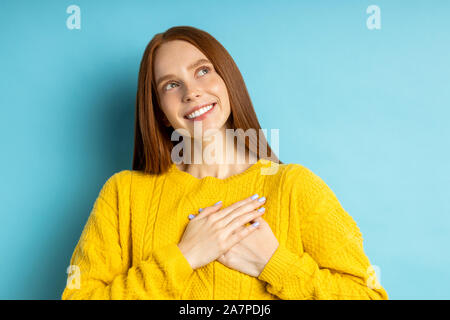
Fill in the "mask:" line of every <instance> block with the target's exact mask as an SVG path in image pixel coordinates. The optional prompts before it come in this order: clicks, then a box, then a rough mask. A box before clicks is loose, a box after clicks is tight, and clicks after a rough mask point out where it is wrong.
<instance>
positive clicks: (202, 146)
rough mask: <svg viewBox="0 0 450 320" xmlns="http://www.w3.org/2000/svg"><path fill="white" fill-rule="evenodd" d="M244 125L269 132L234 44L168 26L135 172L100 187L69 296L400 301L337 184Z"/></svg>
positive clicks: (146, 77)
mask: <svg viewBox="0 0 450 320" xmlns="http://www.w3.org/2000/svg"><path fill="white" fill-rule="evenodd" d="M233 129H242V130H243V131H244V132H245V131H248V130H259V129H261V128H260V125H259V123H258V120H257V117H256V114H255V112H254V109H253V106H252V103H251V101H250V97H249V95H248V93H247V90H246V87H245V84H244V81H243V79H242V76H241V74H240V72H239V69H238V68H237V66H236V64H235V63H234V61H233V59H232V58H231V57H230V55H229V54H228V52H227V51H226V50H225V49H224V48H223V47H222V46H221V44H220V43H219V42H218V41H217V40H216V39H214V38H213V37H212V36H211V35H209V34H208V33H206V32H204V31H201V30H199V29H196V28H193V27H187V26H182V27H173V28H171V29H169V30H167V31H166V32H164V33H162V34H157V35H156V36H155V37H154V38H153V39H152V40H151V41H150V43H149V45H148V46H147V48H146V50H145V53H144V56H143V59H142V62H141V66H140V71H139V81H138V92H137V102H136V122H135V149H134V158H133V170H123V171H121V172H118V173H116V174H114V175H113V176H112V177H110V178H109V179H108V181H107V182H106V183H105V184H104V186H103V188H102V190H101V191H100V194H99V196H98V198H97V200H96V202H95V204H94V208H93V210H92V212H91V214H90V216H89V219H88V221H87V224H86V226H85V228H84V230H83V233H82V235H81V238H80V240H79V242H78V244H77V246H76V248H75V251H74V253H73V256H72V259H71V266H70V270H76V272H74V273H73V274H70V275H69V279H68V280H69V281H68V285H67V286H66V288H65V290H64V292H63V295H62V298H63V299H387V298H388V296H387V293H386V291H385V290H384V289H383V288H382V287H381V286H380V285H379V283H378V282H377V279H376V276H375V274H374V272H373V268H372V266H371V265H370V262H369V260H368V258H367V257H366V255H365V253H364V250H363V246H362V241H363V240H362V236H361V233H360V231H359V229H358V227H357V225H356V223H355V222H354V221H353V219H352V218H351V217H350V216H349V215H348V214H347V212H346V211H345V210H344V209H343V208H342V206H341V205H340V203H339V201H338V200H337V198H336V196H335V194H334V193H333V192H332V191H331V190H330V188H329V187H328V186H327V185H326V184H325V182H324V181H323V180H322V179H321V178H320V177H318V176H317V175H315V174H314V173H313V172H311V171H310V170H309V169H307V168H306V167H304V166H302V165H299V164H283V163H280V162H279V161H278V159H277V157H276V156H275V155H274V153H273V152H272V150H271V148H270V147H269V146H268V144H267V141H266V140H265V138H264V135H262V136H261V135H250V136H249V141H247V139H245V136H243V134H242V131H240V132H239V133H238V134H237V135H236V137H237V138H238V139H237V140H238V145H237V146H235V145H234V143H233V142H234V137H233V136H230V135H227V130H228V132H229V131H230V130H231V131H233ZM174 133H178V134H180V133H181V134H180V135H181V136H182V138H183V141H182V144H181V147H182V148H181V149H179V148H180V144H179V142H178V139H177V138H175V139H174V135H173V134H174ZM230 145H231V147H229V146H230ZM211 146H212V147H211ZM242 146H244V148H241V147H242ZM206 149H209V151H211V149H212V152H210V154H209V155H208V154H206V153H205V152H204V151H203V152H202V150H206ZM174 151H176V152H174ZM179 151H181V153H182V156H181V157H182V160H183V161H181V162H179V161H178V159H179V158H178V157H179V156H180V155H179ZM262 151H269V152H270V154H271V156H270V157H268V156H267V155H265V154H263V153H264V152H262ZM199 154H200V157H197V156H198V155H199ZM230 154H232V155H233V156H232V157H231V159H232V161H226V160H227V159H230ZM234 154H236V155H237V158H239V159H245V160H246V161H245V162H243V163H239V162H238V161H236V160H235V158H234ZM199 158H200V161H198V160H199ZM211 158H214V159H215V161H212V162H211V161H210V160H211ZM196 159H197V160H196ZM252 159H253V160H256V159H257V162H256V163H255V162H254V161H252ZM203 160H205V161H203ZM206 160H207V161H206ZM192 213H195V214H192Z"/></svg>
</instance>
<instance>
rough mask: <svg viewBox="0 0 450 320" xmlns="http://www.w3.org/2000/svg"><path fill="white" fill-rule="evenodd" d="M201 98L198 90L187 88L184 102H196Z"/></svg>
mask: <svg viewBox="0 0 450 320" xmlns="http://www.w3.org/2000/svg"><path fill="white" fill-rule="evenodd" d="M200 96H201V94H200V91H199V90H197V89H192V87H186V93H185V95H184V96H183V102H191V101H192V100H196V98H199V97H200Z"/></svg>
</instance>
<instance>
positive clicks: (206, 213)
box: [195, 201, 223, 219]
mask: <svg viewBox="0 0 450 320" xmlns="http://www.w3.org/2000/svg"><path fill="white" fill-rule="evenodd" d="M222 204H223V202H222V201H218V202H216V203H215V204H213V205H212V206H210V207H206V208H200V209H199V211H201V212H200V213H199V214H197V215H196V216H195V218H196V219H201V218H204V217H207V216H209V215H210V214H211V213H213V212H217V211H219V210H220V208H221V207H222Z"/></svg>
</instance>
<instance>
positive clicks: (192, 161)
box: [177, 126, 257, 179]
mask: <svg viewBox="0 0 450 320" xmlns="http://www.w3.org/2000/svg"><path fill="white" fill-rule="evenodd" d="M238 141H239V139H238ZM186 145H187V147H185V148H184V149H183V154H184V156H183V163H181V164H179V165H177V166H178V168H179V169H180V170H182V171H185V172H187V173H189V174H191V175H193V176H194V177H197V178H199V179H201V178H203V177H206V176H212V177H216V178H219V179H225V178H227V177H229V176H231V175H234V174H238V173H241V172H243V171H245V170H246V169H248V168H249V167H251V166H252V165H253V164H254V163H255V162H256V161H257V158H256V156H254V155H253V154H251V153H250V152H249V151H248V149H247V148H246V147H245V145H244V144H243V143H241V142H238V143H236V142H235V136H234V135H233V134H228V135H227V134H226V127H225V126H224V127H223V128H222V129H221V130H217V131H216V132H215V133H214V134H212V135H209V136H206V137H203V136H202V139H193V138H190V143H187V144H185V146H186ZM189 145H190V146H189Z"/></svg>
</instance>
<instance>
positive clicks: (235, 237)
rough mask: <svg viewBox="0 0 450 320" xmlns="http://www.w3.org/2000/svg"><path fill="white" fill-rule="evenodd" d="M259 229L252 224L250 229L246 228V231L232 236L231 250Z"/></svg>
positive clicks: (243, 230)
mask: <svg viewBox="0 0 450 320" xmlns="http://www.w3.org/2000/svg"><path fill="white" fill-rule="evenodd" d="M255 223H256V222H255ZM258 228H259V225H255V224H251V225H250V226H248V227H244V229H242V230H241V231H239V232H237V233H234V234H232V235H231V237H230V243H231V245H230V248H231V247H233V246H234V245H235V244H236V243H238V242H240V241H241V240H242V239H244V238H245V237H247V236H248V235H249V234H251V233H252V232H254V231H255V230H257V229H258Z"/></svg>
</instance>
